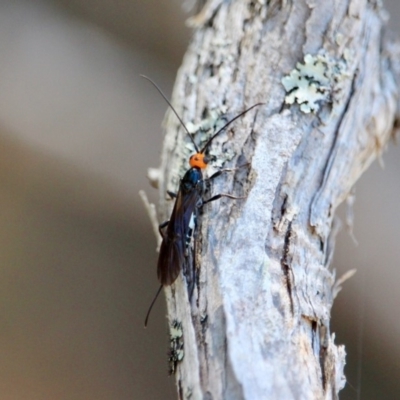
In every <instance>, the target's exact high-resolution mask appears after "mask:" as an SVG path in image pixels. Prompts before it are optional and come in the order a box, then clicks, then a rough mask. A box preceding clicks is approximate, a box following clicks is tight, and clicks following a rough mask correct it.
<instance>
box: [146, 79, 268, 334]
mask: <svg viewBox="0 0 400 400" xmlns="http://www.w3.org/2000/svg"><path fill="white" fill-rule="evenodd" d="M141 76H142V77H143V78H145V79H147V80H148V81H149V82H151V83H152V85H153V86H154V87H155V88H156V89H157V90H158V92H159V93H160V94H161V96H162V97H163V98H164V100H165V101H166V102H167V103H168V105H169V106H170V107H171V109H172V111H173V112H174V114H175V115H176V117H177V118H178V120H179V122H180V123H181V125H182V126H183V128H184V129H185V131H186V133H187V134H188V136H189V138H190V140H191V142H192V144H193V146H194V148H195V151H196V153H195V154H193V155H192V156H190V158H189V165H190V169H189V170H188V171H187V172H186V173H185V175H184V176H183V178H182V179H181V181H180V184H179V190H178V193H177V194H175V193H172V192H168V194H169V195H170V196H171V197H172V198H175V204H174V207H173V209H172V213H171V216H170V218H169V220H168V221H165V222H163V223H162V224H160V225H159V232H160V235H161V237H162V242H161V247H160V253H159V256H158V264H157V277H158V280H159V281H160V283H161V285H160V287H159V289H158V291H157V293H156V295H155V297H154V299H153V301H152V302H151V304H150V307H149V310H148V312H147V315H146V319H145V323H144V326H145V327H146V326H147V322H148V319H149V316H150V312H151V309H152V308H153V305H154V303H155V301H156V299H157V297H158V295H159V294H160V292H161V289H162V288H163V286H169V285H171V284H172V283H174V282H175V280H176V279H177V277H178V275H179V273H180V271H181V270H182V268H183V265H184V263H185V258H186V256H187V249H188V247H189V245H190V241H191V237H192V235H193V232H194V230H195V228H196V226H197V215H198V211H199V209H200V208H201V207H203V206H204V205H205V204H207V203H210V202H212V201H215V200H218V199H220V198H221V197H228V198H231V199H239V198H240V197H236V196H232V195H230V194H226V193H220V194H217V195H215V196H212V197H211V198H209V199H206V200H205V199H203V193H204V185H205V183H206V182H209V181H211V180H212V179H214V178H216V177H217V176H219V175H221V173H222V172H224V171H229V169H223V170H219V171H217V172H215V173H214V174H213V175H211V176H210V177H208V178H204V177H203V172H202V171H203V170H204V169H205V168H206V167H207V165H208V163H209V162H210V158H209V157H208V156H207V155H206V151H207V149H208V147H209V146H210V145H211V143H212V141H213V140H214V139H215V138H216V137H217V136H218V135H219V134H220V133H221V132H223V131H225V129H226V128H227V127H228V126H229V125H230V124H232V123H233V122H234V121H236V120H237V119H238V118H240V117H242V116H243V115H244V114H246V113H247V112H249V111H250V110H252V109H253V108H255V107H257V106H260V105H262V104H264V103H257V104H254V105H253V106H251V107H250V108H248V109H246V110H244V111H242V112H241V113H240V114H238V115H237V116H236V117H234V118H232V119H231V120H230V121H228V122H227V123H226V124H225V125H224V126H223V127H222V128H221V129H219V130H218V131H217V132H216V133H214V134H213V135H212V136H211V137H210V138H209V139H208V141H207V142H206V144H205V145H204V146H203V147H202V148H201V149H199V147H198V146H197V144H196V142H195V141H194V139H193V135H192V134H191V133H190V132H189V130H188V129H187V127H186V126H185V124H184V123H183V121H182V119H181V118H180V116H179V115H178V113H177V112H176V110H175V109H174V107H173V106H172V104H171V103H170V101H169V100H168V99H167V97H166V96H165V95H164V93H163V92H162V91H161V89H160V88H159V87H158V86H157V85H156V83H155V82H153V81H152V80H151V79H150V78H148V77H146V76H144V75H141Z"/></svg>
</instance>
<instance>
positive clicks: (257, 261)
mask: <svg viewBox="0 0 400 400" xmlns="http://www.w3.org/2000/svg"><path fill="white" fill-rule="evenodd" d="M191 24H192V25H194V26H196V29H195V32H194V36H193V39H192V42H191V44H190V46H189V49H188V51H187V54H186V56H185V58H184V61H183V64H182V67H181V68H180V70H179V73H178V77H177V81H176V84H175V89H174V93H173V99H172V102H173V104H174V106H175V108H176V109H177V111H178V113H179V114H180V115H181V117H182V119H183V120H184V121H185V123H186V124H189V123H190V122H191V123H193V124H197V127H199V126H200V125H203V126H205V125H208V126H210V125H213V123H214V122H215V121H216V115H218V114H220V113H221V112H225V111H227V112H226V114H227V117H232V116H234V115H236V114H237V113H238V112H240V111H242V110H243V109H245V108H246V107H249V106H251V105H253V104H255V103H258V102H265V103H266V105H265V106H263V107H260V108H259V109H258V110H257V111H255V112H254V113H248V114H246V115H245V116H244V117H243V118H242V119H240V120H238V121H237V122H235V124H234V125H233V126H232V128H231V129H229V130H228V132H227V134H224V135H222V136H221V138H220V139H219V141H218V142H217V141H216V142H215V143H213V146H212V151H213V154H214V155H215V156H216V159H217V161H218V162H219V163H220V164H223V165H224V167H235V166H239V165H242V164H244V163H245V162H250V163H251V166H250V168H248V169H246V168H241V169H239V170H237V171H236V172H235V173H234V174H224V176H221V177H219V178H217V179H216V180H215V181H214V182H213V185H212V188H210V189H209V191H207V193H206V197H210V196H211V194H212V195H214V194H217V193H232V194H234V195H237V196H243V195H245V196H246V198H245V199H244V200H236V201H235V200H233V201H232V200H230V199H222V200H220V201H218V202H214V203H210V204H209V205H207V206H205V207H204V210H203V211H204V212H203V213H202V216H201V218H200V221H199V227H198V229H197V235H196V237H195V244H196V245H195V252H194V254H190V255H189V257H188V260H187V263H188V266H187V268H191V266H192V265H195V268H196V272H197V276H198V279H197V282H196V285H195V289H194V293H193V296H192V298H191V301H190V302H189V295H188V289H187V285H186V282H185V279H184V278H183V275H181V276H180V277H179V278H178V280H177V281H176V282H175V283H174V284H173V285H172V286H171V287H167V288H166V295H167V304H168V314H169V320H170V322H171V324H172V321H174V320H177V321H179V323H182V330H183V346H184V357H183V360H182V361H179V362H178V361H177V367H178V368H177V372H176V380H177V386H178V392H179V396H180V398H184V399H186V398H189V397H190V398H193V399H201V398H210V399H211V398H213V399H222V398H225V399H251V400H253V399H266V398H268V399H288V400H289V399H336V398H337V394H338V392H339V390H340V389H342V388H343V386H344V384H345V377H344V374H343V367H344V364H345V351H344V347H343V346H337V345H335V343H334V337H335V336H334V334H332V333H331V332H330V312H331V307H332V303H333V298H334V293H333V291H335V290H336V289H335V274H334V271H331V270H330V269H329V263H330V260H331V258H332V252H333V248H334V242H335V238H334V232H335V231H336V229H335V224H336V222H335V218H334V214H335V210H336V208H337V207H338V205H339V204H340V203H341V202H342V201H343V200H345V199H346V197H347V196H348V195H349V193H350V191H351V189H352V187H353V185H354V184H355V182H356V180H357V179H358V178H359V176H360V175H361V174H362V172H363V171H364V170H365V169H366V168H367V167H368V166H369V165H370V163H371V162H372V161H373V160H374V159H375V158H376V157H377V156H380V155H381V153H382V150H383V149H384V148H385V146H386V143H387V141H388V139H389V138H390V136H391V134H392V132H393V127H394V125H395V119H396V116H397V115H398V112H399V91H398V82H399V76H400V75H399V70H400V67H399V63H398V57H397V56H398V54H399V50H398V46H397V45H396V44H394V43H391V42H389V41H387V40H386V39H385V38H384V25H385V20H384V12H383V10H382V9H381V7H380V2H379V1H376V2H374V1H369V2H366V1H361V0H333V2H327V1H325V0H303V1H278V0H271V1H262V0H259V1H245V0H237V1H232V2H223V1H222V0H210V1H208V2H207V3H206V4H205V6H204V9H203V11H202V12H201V13H200V14H199V15H198V16H196V17H194V18H192V19H191ZM191 126H192V125H191ZM192 127H194V126H192ZM189 129H190V128H189ZM166 131H167V134H166V138H165V143H164V150H163V154H162V164H161V171H162V173H161V175H162V176H161V179H160V182H159V183H160V199H161V200H160V207H161V214H162V216H163V219H166V218H167V217H168V216H169V214H170V212H171V206H172V204H171V202H166V201H165V193H166V190H173V191H176V190H177V187H178V185H179V179H180V178H181V177H182V176H183V174H184V172H185V170H187V169H188V164H187V160H188V157H189V154H190V150H189V149H188V144H189V143H190V141H189V139H188V138H187V137H186V136H185V132H184V130H183V129H182V128H181V127H180V126H179V122H178V121H177V120H176V117H175V116H174V115H173V114H172V113H168V115H167V118H166ZM201 139H202V137H201V135H197V136H195V140H196V141H197V142H199V141H200V140H201ZM203 139H204V138H203ZM349 267H351V266H349ZM336 288H337V287H336ZM335 293H336V292H335Z"/></svg>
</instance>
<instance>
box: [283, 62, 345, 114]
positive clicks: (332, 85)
mask: <svg viewBox="0 0 400 400" xmlns="http://www.w3.org/2000/svg"><path fill="white" fill-rule="evenodd" d="M346 67H347V65H346V62H345V61H344V60H340V61H338V60H335V59H332V58H331V57H329V56H327V55H324V54H318V55H316V56H312V55H311V54H307V55H306V56H305V57H304V64H301V63H297V65H296V69H294V70H292V71H291V72H290V74H289V75H287V76H285V77H284V78H282V84H283V86H284V87H285V90H286V92H287V93H288V94H287V95H286V97H285V103H286V104H294V103H297V104H299V105H300V110H301V111H302V112H304V113H306V114H308V113H310V112H317V111H318V110H319V108H320V105H321V104H323V103H334V102H335V101H337V100H338V97H337V93H338V92H339V90H337V89H338V87H339V84H340V82H341V81H343V79H345V78H347V77H348V74H347V71H346Z"/></svg>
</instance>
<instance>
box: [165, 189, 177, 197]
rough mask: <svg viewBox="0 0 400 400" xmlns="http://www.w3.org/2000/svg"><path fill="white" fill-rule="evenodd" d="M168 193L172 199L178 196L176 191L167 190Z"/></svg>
mask: <svg viewBox="0 0 400 400" xmlns="http://www.w3.org/2000/svg"><path fill="white" fill-rule="evenodd" d="M167 194H168V196H169V197H171V199H176V198H177V197H178V195H177V194H176V193H174V192H171V191H169V190H167Z"/></svg>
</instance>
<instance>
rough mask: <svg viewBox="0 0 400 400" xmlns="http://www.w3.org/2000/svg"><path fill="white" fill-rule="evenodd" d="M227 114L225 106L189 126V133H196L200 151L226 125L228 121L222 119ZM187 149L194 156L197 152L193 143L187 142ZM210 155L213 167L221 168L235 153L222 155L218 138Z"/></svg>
mask: <svg viewBox="0 0 400 400" xmlns="http://www.w3.org/2000/svg"><path fill="white" fill-rule="evenodd" d="M225 113H226V107H225V106H224V107H221V108H219V109H214V110H211V111H209V113H208V116H207V118H204V119H203V120H201V121H200V122H199V123H198V124H193V123H190V122H189V123H188V124H187V128H188V130H189V132H194V134H193V138H194V140H195V142H196V145H197V147H198V148H199V149H200V150H201V149H202V147H203V146H204V145H205V144H206V143H207V141H208V140H209V139H210V138H211V137H212V136H213V135H214V134H215V133H216V132H218V131H219V130H220V129H221V128H222V127H223V126H224V125H225V124H226V122H227V121H226V120H225V119H224V118H221V116H222V115H223V114H225ZM214 142H215V143H214ZM185 147H186V148H187V149H188V150H189V152H190V154H194V153H195V151H196V150H195V148H194V146H193V143H192V142H187V143H186V146H185ZM208 155H209V156H210V158H211V160H212V167H217V168H220V167H221V166H222V165H223V164H224V163H225V162H226V161H228V160H231V159H232V158H233V156H234V153H233V151H229V150H227V151H224V152H223V153H222V152H221V148H220V146H218V137H217V138H216V139H215V141H213V144H212V145H211V146H210V149H209V151H208Z"/></svg>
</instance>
